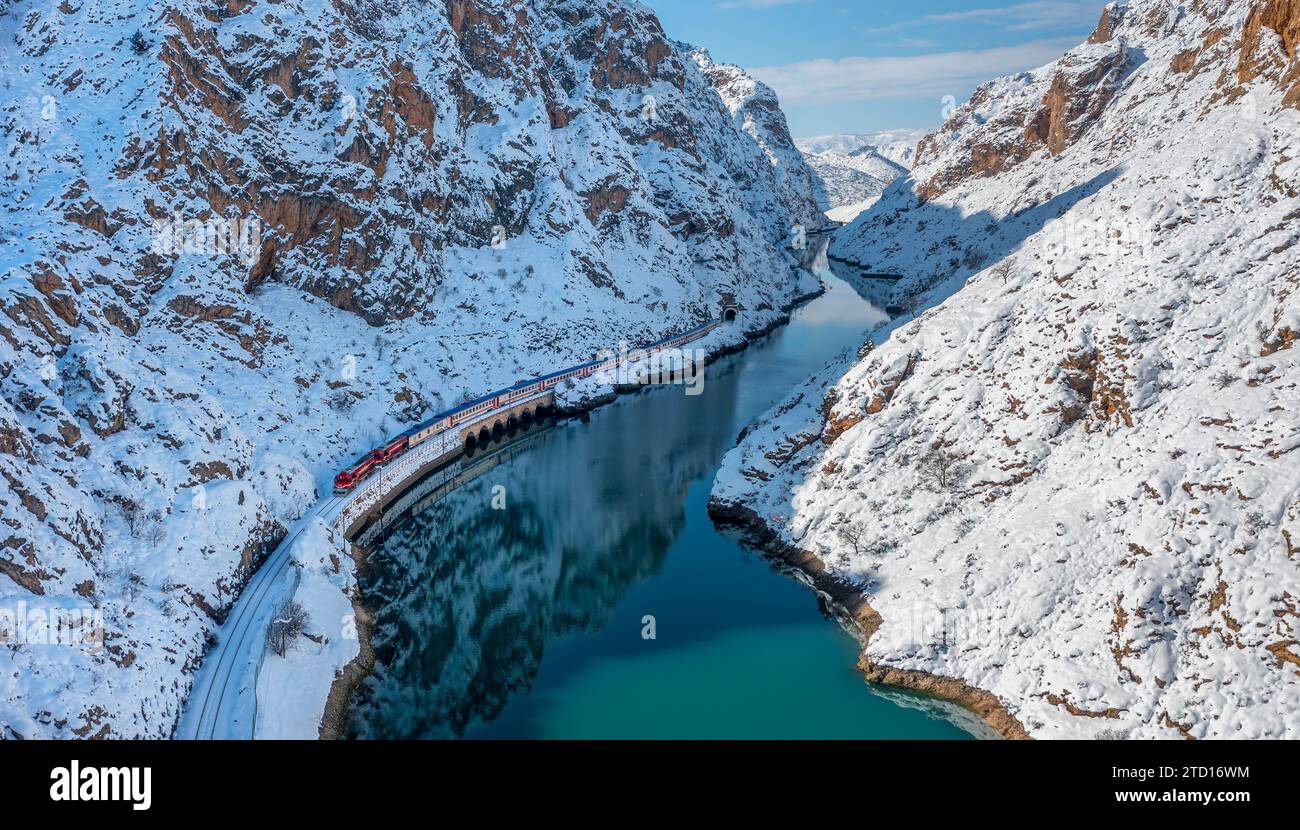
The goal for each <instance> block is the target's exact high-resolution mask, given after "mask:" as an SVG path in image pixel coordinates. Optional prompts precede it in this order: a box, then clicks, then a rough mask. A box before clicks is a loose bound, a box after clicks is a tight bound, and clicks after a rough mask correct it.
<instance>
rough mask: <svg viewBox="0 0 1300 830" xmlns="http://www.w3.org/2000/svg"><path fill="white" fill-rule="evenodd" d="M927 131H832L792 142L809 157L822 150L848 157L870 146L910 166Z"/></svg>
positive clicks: (898, 162)
mask: <svg viewBox="0 0 1300 830" xmlns="http://www.w3.org/2000/svg"><path fill="white" fill-rule="evenodd" d="M927 132H929V130H918V129H907V130H885V131H882V132H878V133H835V134H832V135H819V136H813V137H812V138H801V139H798V140H796V141H795V146H796V147H798V148H799V150H800V152H802V153H804V154H805V155H810V156H817V155H821V154H822V153H838V154H840V155H842V156H847V155H851V154H853V153H855V152H857V151H858V150H862V149H864V148H867V147H870V148H872V149H874V150H875V151H876V153H878V154H879V155H881V156H883V157H884V158H886V159H889V160H890V161H892V162H893V163H894V164H897V165H900V166H902V167H908V168H910V167H911V166H912V155H913V154H914V153H915V152H916V145H917V143H918V142H919V141H920V140H921V139H923V138H925V134H926V133H927Z"/></svg>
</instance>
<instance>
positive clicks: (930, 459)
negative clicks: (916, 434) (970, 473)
mask: <svg viewBox="0 0 1300 830" xmlns="http://www.w3.org/2000/svg"><path fill="white" fill-rule="evenodd" d="M918 466H919V468H920V473H921V480H922V481H923V482H925V483H926V484H927V485H928V486H929V487H930V489H932V490H940V491H943V490H948V489H949V488H951V487H952V486H953V485H954V484H956V483H957V456H955V455H953V454H952V453H950V452H948V451H947V450H946V449H944V448H943V447H934V448H931V450H930V451H929V452H927V453H926V454H925V455H923V456H921V461H920V464H919V465H918Z"/></svg>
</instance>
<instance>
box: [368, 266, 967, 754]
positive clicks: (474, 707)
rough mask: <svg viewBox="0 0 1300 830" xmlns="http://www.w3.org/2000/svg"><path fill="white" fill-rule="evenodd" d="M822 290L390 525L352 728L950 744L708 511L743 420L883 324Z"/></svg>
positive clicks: (380, 551) (405, 733) (376, 575)
mask: <svg viewBox="0 0 1300 830" xmlns="http://www.w3.org/2000/svg"><path fill="white" fill-rule="evenodd" d="M827 283H828V293H827V294H826V295H825V296H823V297H822V298H820V299H818V300H816V301H814V302H813V303H811V304H809V305H808V306H805V307H804V308H803V309H801V310H800V311H799V312H797V313H796V315H795V318H794V320H793V321H792V323H791V325H790V326H788V327H786V328H783V329H781V330H779V331H778V332H775V333H774V334H773V335H772V336H770V337H769V338H767V339H765V340H764V341H763V342H762V343H761V344H758V345H756V346H754V347H753V348H751V349H750V350H748V351H747V352H744V353H742V354H739V355H734V356H731V357H728V358H724V359H723V360H721V361H719V362H717V363H714V364H712V365H711V366H709V367H708V369H707V371H706V382H705V385H704V393H703V394H701V395H697V396H688V395H685V394H683V390H682V389H681V388H680V387H664V388H659V389H655V390H648V391H645V392H642V393H639V394H637V395H633V396H630V397H626V398H623V399H620V400H619V401H617V402H616V403H614V404H612V405H610V406H608V407H605V408H603V409H600V410H598V411H596V412H594V413H592V414H591V416H590V418H589V420H588V421H587V422H566V423H563V424H561V425H559V426H557V427H555V428H553V429H552V430H550V431H549V432H548V433H546V435H545V436H544V440H541V441H538V442H536V445H535V446H531V447H529V448H528V449H527V450H526V451H525V452H523V453H522V454H518V455H515V456H513V457H509V458H508V460H505V461H503V462H502V463H500V464H499V465H489V469H488V470H487V472H485V473H484V474H483V475H482V476H481V477H479V478H477V479H475V480H473V481H471V482H470V483H468V484H466V485H464V486H462V487H461V488H460V489H457V490H455V491H453V492H451V493H450V494H448V495H447V496H446V497H445V498H443V499H442V500H441V501H438V502H436V503H434V504H432V505H431V506H429V507H427V508H426V509H424V510H423V511H422V512H419V513H418V514H416V515H413V516H411V517H409V518H407V519H406V520H405V521H404V522H401V523H399V524H397V525H395V526H394V527H392V528H391V529H390V530H389V531H388V532H387V535H386V537H385V538H383V539H382V540H381V541H380V543H379V544H378V545H376V546H375V548H374V549H373V550H372V551H371V556H370V560H371V566H372V567H371V570H370V572H369V573H368V574H367V575H366V576H365V577H364V578H363V586H362V588H363V592H364V595H365V599H366V603H367V605H368V606H369V607H370V608H371V609H372V610H373V611H374V612H375V615H376V631H375V636H374V643H375V649H376V657H377V661H376V670H375V673H374V675H373V676H372V677H371V678H370V679H369V680H368V681H367V682H366V683H365V684H364V686H363V688H362V690H361V691H360V693H359V694H358V697H357V701H356V703H355V704H354V706H353V710H352V714H351V723H350V732H351V734H352V735H353V736H356V737H372V738H440V737H460V736H476V737H691V736H701V737H702V736H706V735H708V736H714V737H748V736H784V737H825V736H844V737H873V736H875V737H880V736H892V737H904V736H907V737H920V736H932V737H940V736H941V737H959V736H961V735H962V734H963V733H960V732H958V731H957V730H956V729H955V728H953V727H951V726H950V725H948V724H946V723H944V722H942V721H939V720H935V719H933V718H932V717H930V716H929V715H928V714H926V713H924V712H921V711H917V710H914V709H909V708H906V707H903V706H899V705H897V704H896V703H892V702H889V701H887V700H885V699H884V698H880V697H876V696H873V695H871V694H869V693H868V692H867V691H866V688H865V686H864V684H863V683H862V681H861V678H860V675H857V674H856V673H854V672H853V663H854V658H855V656H856V647H855V645H854V644H853V643H852V642H851V641H850V640H849V639H848V638H847V637H846V636H845V635H843V633H842V632H840V631H839V630H838V629H836V628H835V627H834V626H832V625H830V624H828V623H827V622H826V621H825V620H824V619H823V618H822V617H821V615H820V614H819V613H818V611H817V605H816V602H815V599H814V598H813V597H812V596H811V595H810V594H809V593H808V592H807V591H806V590H805V589H803V588H801V587H800V586H798V585H796V584H795V583H794V582H792V581H791V580H789V579H787V578H785V577H781V576H776V575H773V573H772V572H771V570H770V568H769V567H768V566H767V565H766V564H765V563H764V562H763V560H761V559H760V558H759V557H757V556H755V555H754V554H753V553H752V552H749V551H745V550H743V549H742V548H741V547H740V546H739V545H738V544H737V542H736V541H735V540H734V539H732V538H730V537H728V536H724V535H722V534H719V533H718V532H717V531H716V530H715V529H714V528H713V526H712V524H711V523H710V522H709V520H708V517H707V515H706V505H707V500H708V491H709V488H710V486H711V482H712V477H713V473H714V470H715V469H716V467H717V464H718V462H719V461H720V459H721V458H722V456H723V455H724V454H725V453H726V451H727V450H728V449H730V448H731V446H732V445H733V444H734V441H735V438H736V434H737V432H738V430H739V429H740V427H742V426H744V425H745V424H747V423H748V422H750V421H751V420H752V419H753V418H755V417H756V416H758V415H759V414H761V413H762V412H763V411H764V410H765V409H767V408H768V407H769V406H771V405H772V404H774V403H776V402H777V401H779V399H780V398H781V397H782V396H783V395H784V393H785V392H786V391H787V390H788V389H789V388H790V387H792V386H793V385H794V384H796V383H798V382H799V381H801V380H802V379H804V378H805V377H807V376H808V374H809V373H810V372H811V371H813V370H815V369H816V368H818V367H820V366H821V365H823V364H824V362H825V361H826V360H827V359H828V358H829V357H831V356H833V355H834V354H835V353H836V352H838V351H840V350H842V349H844V348H852V349H856V348H857V347H858V346H859V345H860V344H861V342H862V339H863V337H864V336H865V332H866V331H867V330H868V329H869V328H871V327H873V326H874V325H875V324H876V323H877V322H879V321H880V320H882V319H883V314H882V313H881V312H880V311H879V310H878V309H877V308H875V307H873V306H871V305H870V304H869V303H867V302H866V301H864V300H863V299H862V298H861V297H860V296H859V295H858V294H857V293H856V292H855V291H854V290H853V289H852V288H851V287H849V286H848V285H847V284H846V283H844V282H842V281H840V280H838V279H835V278H834V277H827ZM498 487H504V491H502V490H500V489H496V488H498ZM502 496H504V500H505V502H504V509H496V507H500V506H501V503H500V498H501V497H502ZM494 497H496V498H497V505H496V506H494V504H493V501H494ZM647 613H649V614H653V615H655V616H656V618H657V625H658V632H657V637H656V639H654V640H645V639H643V638H642V637H641V630H642V627H643V626H642V620H643V618H644V616H645V615H646V614H647ZM810 696H811V697H814V698H815V699H816V700H818V701H819V704H818V706H819V707H820V708H819V709H818V710H817V711H816V712H814V713H810V712H809V711H808V707H806V706H804V705H803V703H804V701H805V700H806V699H808V698H809V697H810Z"/></svg>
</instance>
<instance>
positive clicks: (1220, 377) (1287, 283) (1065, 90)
mask: <svg viewBox="0 0 1300 830" xmlns="http://www.w3.org/2000/svg"><path fill="white" fill-rule="evenodd" d="M1295 5H1296V4H1294V3H1286V2H1281V3H1279V2H1274V1H1273V0H1254V2H1249V3H1246V2H1227V1H1226V0H1200V1H1199V2H1196V3H1190V4H1181V5H1177V4H1172V3H1168V2H1165V0H1134V2H1129V3H1125V4H1117V5H1113V6H1111V7H1110V8H1108V9H1107V11H1106V13H1105V14H1104V15H1103V18H1102V21H1101V25H1100V26H1099V27H1098V29H1097V32H1096V33H1095V34H1094V35H1093V36H1092V37H1091V38H1090V40H1089V42H1088V43H1086V44H1083V45H1081V46H1080V47H1078V48H1077V49H1074V50H1071V51H1070V53H1068V54H1067V55H1066V56H1064V57H1063V58H1062V59H1061V60H1060V61H1057V62H1055V63H1053V64H1050V65H1048V66H1046V67H1043V68H1042V69H1039V70H1036V71H1033V72H1028V73H1024V74H1022V75H1019V76H1015V77H1011V78H1003V79H1000V80H997V81H993V82H991V83H989V84H986V85H984V86H983V87H981V88H980V90H979V91H978V92H977V93H976V95H975V96H974V98H973V99H972V100H971V102H969V103H968V104H967V105H965V106H963V107H961V108H960V109H958V110H957V111H956V112H955V113H954V114H953V116H952V118H950V119H949V120H948V122H947V123H946V124H945V125H944V126H943V127H942V128H941V129H940V130H939V131H938V132H937V133H935V134H934V135H932V136H931V137H930V138H929V139H928V140H927V141H926V142H924V146H923V147H922V149H921V150H920V151H918V163H917V166H916V167H915V169H914V170H913V174H912V177H911V179H910V180H908V181H903V182H898V183H895V185H894V186H893V187H891V188H890V189H889V190H888V191H887V192H886V194H885V196H884V197H883V198H882V199H881V201H880V202H879V203H877V204H876V205H875V206H874V207H873V208H872V209H870V210H869V211H867V213H866V214H864V215H863V216H862V217H861V218H860V219H859V220H858V221H857V222H855V223H854V224H853V225H851V226H849V227H848V228H845V229H844V230H842V231H841V232H839V233H838V234H837V235H836V237H835V238H834V239H833V241H832V243H831V253H832V254H834V255H836V256H838V257H841V258H845V259H850V260H853V261H855V262H857V263H859V264H861V265H862V266H864V267H866V268H868V269H870V270H872V271H881V272H892V273H901V274H905V275H907V277H906V279H905V280H904V281H903V282H902V283H901V284H900V285H899V287H898V289H897V291H896V293H895V298H894V302H895V303H896V304H897V305H898V306H900V307H902V308H903V309H904V311H903V314H902V315H901V317H900V318H899V319H898V320H896V321H895V322H894V323H893V324H891V326H890V327H889V328H886V329H884V330H881V331H879V332H877V333H876V334H875V335H874V341H875V343H876V344H877V345H876V347H875V348H874V350H871V351H869V352H866V353H864V357H862V358H861V359H849V360H847V361H844V362H842V363H840V364H839V365H837V366H834V367H831V368H830V369H828V370H827V372H826V373H824V374H823V375H822V376H820V377H817V378H814V379H813V380H812V381H810V382H809V384H808V385H807V386H805V387H804V388H803V389H801V390H799V391H798V392H797V393H796V394H795V395H794V396H793V397H791V398H790V399H789V400H787V401H786V402H785V403H784V404H783V405H782V406H780V407H778V408H777V409H776V410H774V411H773V413H771V415H770V416H769V419H770V422H771V423H770V424H766V425H762V426H761V428H756V429H752V430H750V431H749V433H748V436H747V437H746V439H745V440H744V441H743V442H742V444H741V445H740V446H739V447H738V448H737V449H736V450H734V451H733V452H732V453H731V454H729V455H728V457H727V460H726V462H725V464H724V466H723V470H722V472H721V474H720V476H719V479H718V482H717V485H716V488H715V497H716V498H717V500H718V502H719V504H720V505H722V506H726V507H730V508H735V507H737V506H739V507H744V508H747V509H748V510H751V511H753V513H754V514H756V515H757V516H759V517H760V518H761V520H762V521H763V522H764V523H766V524H768V525H769V526H770V527H771V528H772V529H773V530H774V531H775V532H776V533H777V534H778V535H779V536H780V538H781V540H782V541H783V542H786V543H788V544H790V545H793V546H795V547H797V548H800V549H803V550H806V551H810V552H812V553H814V554H816V555H817V556H818V557H819V558H820V559H822V560H823V561H824V562H825V563H826V564H827V565H828V567H829V568H830V569H831V571H832V572H834V573H835V574H837V575H839V576H840V577H842V578H844V579H847V580H850V581H851V582H852V583H853V584H855V585H856V586H858V587H859V588H860V589H861V590H862V591H863V592H864V593H865V594H866V596H867V599H868V601H869V603H870V604H871V606H872V607H873V608H874V609H875V610H876V611H877V612H879V615H880V617H881V620H882V622H881V624H880V627H879V628H878V630H876V631H875V633H874V634H873V635H872V637H871V640H870V643H869V645H868V647H867V649H866V652H865V656H864V667H865V668H866V669H867V671H868V673H869V674H871V675H872V676H876V677H887V678H894V679H897V680H898V682H903V683H911V684H923V683H925V682H929V681H925V680H924V678H926V677H927V676H937V677H940V678H949V679H952V680H953V681H955V684H954V686H957V687H961V688H975V689H983V690H987V691H989V692H991V693H993V694H994V695H995V696H996V697H997V698H998V699H999V700H1000V701H1001V702H1002V703H1003V704H1004V705H1005V706H1006V708H1007V709H1008V711H1009V712H1010V713H1011V714H1012V715H1014V716H1015V718H1016V719H1017V720H1018V722H1019V723H1020V724H1021V725H1022V726H1023V727H1024V728H1025V730H1026V731H1027V732H1028V733H1029V734H1030V735H1033V736H1036V737H1053V736H1069V737H1088V736H1102V735H1104V736H1115V735H1119V736H1127V737H1168V738H1181V737H1195V738H1212V737H1228V738H1233V737H1235V738H1248V737H1296V736H1297V735H1298V734H1300V719H1297V715H1296V712H1297V704H1300V672H1298V671H1297V669H1300V645H1297V643H1298V642H1300V619H1298V618H1297V599H1296V598H1297V597H1300V569H1298V568H1297V554H1298V552H1300V546H1297V542H1296V540H1297V539H1300V465H1297V463H1296V458H1297V456H1296V452H1297V451H1300V443H1298V441H1297V436H1298V435H1300V406H1297V403H1298V402H1300V362H1298V360H1300V352H1298V351H1297V350H1296V348H1295V343H1296V340H1297V335H1296V332H1297V331H1300V247H1297V242H1300V225H1298V224H1297V219H1300V198H1298V197H1300V162H1297V159H1300V138H1298V136H1300V111H1297V109H1296V107H1295V100H1294V83H1293V79H1294V73H1295V72H1296V71H1297V60H1296V56H1295V50H1294V46H1295V32H1296V28H1295V23H1296V16H1295Z"/></svg>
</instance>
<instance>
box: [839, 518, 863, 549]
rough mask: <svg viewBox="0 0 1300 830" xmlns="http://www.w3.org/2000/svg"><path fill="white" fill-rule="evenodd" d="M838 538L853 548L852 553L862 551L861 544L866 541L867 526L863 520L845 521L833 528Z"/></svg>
mask: <svg viewBox="0 0 1300 830" xmlns="http://www.w3.org/2000/svg"><path fill="white" fill-rule="evenodd" d="M835 535H836V536H837V537H839V540H840V541H841V542H843V543H844V544H846V545H848V546H849V547H851V548H853V555H854V556H857V555H859V554H860V553H862V546H863V544H865V543H866V541H867V526H866V524H865V523H863V522H845V523H844V524H842V525H840V526H839V527H838V528H836V529H835Z"/></svg>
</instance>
